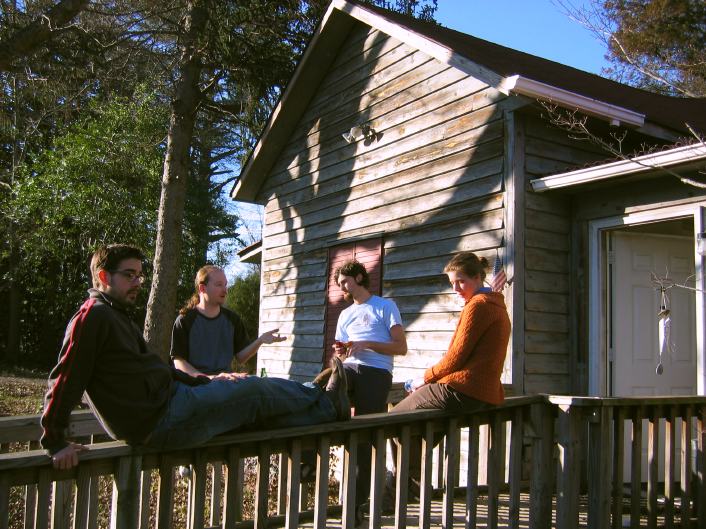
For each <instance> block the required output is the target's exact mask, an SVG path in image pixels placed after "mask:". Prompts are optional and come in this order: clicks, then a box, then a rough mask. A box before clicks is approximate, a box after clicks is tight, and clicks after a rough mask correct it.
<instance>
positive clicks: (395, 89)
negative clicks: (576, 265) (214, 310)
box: [258, 25, 516, 380]
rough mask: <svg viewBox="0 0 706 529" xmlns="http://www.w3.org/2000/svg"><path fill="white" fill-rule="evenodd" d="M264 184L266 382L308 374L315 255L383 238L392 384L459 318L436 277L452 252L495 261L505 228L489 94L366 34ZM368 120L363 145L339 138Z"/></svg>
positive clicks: (319, 282)
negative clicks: (394, 311)
mask: <svg viewBox="0 0 706 529" xmlns="http://www.w3.org/2000/svg"><path fill="white" fill-rule="evenodd" d="M341 50H342V51H341V52H340V53H339V55H338V57H337V58H336V60H335V62H334V64H333V66H332V67H331V68H330V69H329V71H328V73H327V75H326V77H325V78H324V80H323V81H322V83H321V85H320V86H319V87H318V89H317V92H316V95H315V96H314V98H313V100H312V102H311V104H310V105H309V107H308V110H307V111H306V112H305V114H304V116H303V117H302V119H301V120H300V122H299V125H298V126H297V128H296V130H295V132H294V133H293V134H292V136H291V138H290V141H289V143H288V145H287V146H286V147H285V148H284V150H283V152H282V154H281V156H280V157H279V159H278V160H277V162H276V163H275V165H274V167H273V169H272V170H271V172H270V174H269V175H268V178H267V179H266V181H265V183H264V186H263V188H262V190H261V191H260V196H259V197H258V200H259V201H261V202H263V203H266V207H265V228H264V241H263V291H262V294H263V299H262V308H261V322H262V323H261V325H262V327H263V329H268V328H272V327H274V326H278V327H279V328H280V330H281V331H282V332H284V333H286V334H288V335H289V336H290V339H289V340H288V341H286V342H283V343H282V344H278V345H277V346H267V347H263V349H262V350H261V352H260V354H259V362H260V363H261V364H262V365H264V366H266V367H267V371H268V373H271V374H272V375H277V376H285V377H290V378H294V379H308V378H309V377H311V376H312V375H313V374H315V373H316V372H318V370H319V369H320V365H321V364H320V361H321V357H322V346H323V321H324V306H325V301H326V295H325V288H326V287H325V286H326V280H327V278H326V277H325V276H326V259H327V257H326V256H327V247H329V246H330V245H332V244H337V243H340V242H344V241H346V240H350V239H351V238H356V237H358V238H360V237H366V236H375V235H378V236H379V235H380V234H382V236H383V292H382V293H383V296H385V297H391V298H393V299H394V300H395V301H396V302H397V304H398V306H399V308H400V311H401V312H402V316H403V319H404V322H405V325H406V328H407V339H408V343H409V353H408V354H407V356H406V357H404V358H398V359H397V361H396V368H395V375H394V376H395V380H404V379H406V378H408V377H410V376H413V375H416V374H419V373H420V370H421V369H424V368H425V367H427V366H428V365H430V364H431V363H432V362H434V361H435V360H436V359H437V358H439V357H440V356H441V354H442V353H443V351H444V350H445V349H446V346H447V344H448V343H449V340H450V338H451V333H452V330H453V328H454V326H455V317H456V316H457V313H458V311H459V309H460V307H459V306H458V305H457V303H456V301H455V300H454V296H453V295H452V293H451V291H450V289H449V287H448V284H447V281H446V278H445V276H443V275H442V273H441V271H442V269H443V266H444V264H445V263H446V262H447V261H448V259H449V258H450V256H451V255H452V254H453V253H455V252H458V251H459V250H474V251H477V252H478V253H480V254H482V255H486V256H487V257H488V258H492V257H493V256H494V255H495V247H496V246H498V245H499V243H500V241H501V236H502V233H503V211H502V207H503V192H502V173H503V111H504V109H505V108H506V107H507V106H509V105H512V104H516V103H515V102H514V101H513V98H509V99H508V98H506V97H505V96H503V95H502V94H500V93H499V92H498V91H496V90H494V89H492V88H489V87H488V86H487V85H485V84H483V83H481V82H480V81H478V80H476V79H474V78H472V77H469V76H467V75H465V74H464V73H462V72H460V71H458V70H456V69H453V68H450V67H448V66H446V65H444V64H442V63H440V62H438V61H436V60H434V59H431V58H430V57H428V56H427V55H425V54H424V53H422V52H420V51H417V50H415V49H413V48H411V47H409V46H407V45H405V44H403V43H400V42H398V41H396V40H395V39H392V38H390V37H388V36H387V35H385V34H382V33H380V32H378V31H373V30H371V29H370V28H369V27H367V26H362V25H361V26H358V27H357V28H355V29H354V30H353V31H352V32H351V34H350V35H349V37H348V41H347V43H346V44H345V45H344V46H343V47H342V48H341ZM357 124H369V125H371V126H372V127H373V129H374V130H375V132H376V137H375V138H374V139H370V140H360V141H357V142H354V143H351V144H348V143H346V141H345V140H344V139H343V138H342V137H341V135H342V134H343V133H344V132H347V131H348V130H349V129H350V128H351V127H352V126H354V125H357Z"/></svg>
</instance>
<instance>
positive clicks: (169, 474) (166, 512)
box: [157, 455, 174, 529]
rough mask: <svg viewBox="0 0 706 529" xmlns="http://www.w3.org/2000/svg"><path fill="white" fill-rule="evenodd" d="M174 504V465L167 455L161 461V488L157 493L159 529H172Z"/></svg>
mask: <svg viewBox="0 0 706 529" xmlns="http://www.w3.org/2000/svg"><path fill="white" fill-rule="evenodd" d="M173 502H174V465H173V464H172V462H171V459H170V458H169V456H167V455H162V457H161V458H160V460H159V488H158V491H157V528H158V529H171V527H172V521H173V512H174V509H173V506H172V503H173Z"/></svg>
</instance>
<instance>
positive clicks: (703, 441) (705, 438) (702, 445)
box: [695, 404, 706, 527]
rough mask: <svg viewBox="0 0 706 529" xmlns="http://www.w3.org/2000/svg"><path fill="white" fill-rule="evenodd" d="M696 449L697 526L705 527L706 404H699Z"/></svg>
mask: <svg viewBox="0 0 706 529" xmlns="http://www.w3.org/2000/svg"><path fill="white" fill-rule="evenodd" d="M696 422H697V435H698V440H697V444H698V451H697V453H696V468H697V470H696V475H697V486H696V496H695V498H696V508H697V512H698V517H699V523H698V524H696V525H697V527H706V405H704V404H702V405H701V406H699V412H698V415H697V421H696Z"/></svg>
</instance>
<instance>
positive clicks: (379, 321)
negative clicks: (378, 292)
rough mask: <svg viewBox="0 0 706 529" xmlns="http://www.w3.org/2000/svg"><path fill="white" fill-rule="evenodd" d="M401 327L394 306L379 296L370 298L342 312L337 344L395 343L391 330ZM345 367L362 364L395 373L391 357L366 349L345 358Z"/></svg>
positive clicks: (337, 331) (398, 313) (392, 302)
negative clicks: (362, 342)
mask: <svg viewBox="0 0 706 529" xmlns="http://www.w3.org/2000/svg"><path fill="white" fill-rule="evenodd" d="M395 325H402V317H401V316H400V311H399V309H398V308H397V305H395V302H394V301H392V300H389V299H385V298H381V297H380V296H370V299H368V300H367V301H366V302H365V303H353V305H351V306H350V307H347V308H346V309H344V310H343V312H341V315H340V316H339V317H338V324H337V325H336V340H339V341H341V342H358V341H361V340H370V341H372V342H384V343H390V342H392V335H391V334H390V329H391V328H392V327H394V326H395ZM343 363H344V364H361V365H365V366H370V367H377V368H379V369H386V370H388V371H389V372H392V363H393V361H392V356H390V355H385V354H381V353H376V352H375V351H372V350H370V349H366V350H364V351H361V352H359V353H355V354H354V355H352V356H349V357H348V358H346V359H345V360H344V362H343Z"/></svg>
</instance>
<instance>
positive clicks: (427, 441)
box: [419, 421, 434, 529]
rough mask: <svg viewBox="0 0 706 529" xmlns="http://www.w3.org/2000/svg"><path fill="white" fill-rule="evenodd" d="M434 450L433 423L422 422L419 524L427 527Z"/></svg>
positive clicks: (429, 520)
mask: <svg viewBox="0 0 706 529" xmlns="http://www.w3.org/2000/svg"><path fill="white" fill-rule="evenodd" d="M433 450H434V423H433V422H432V421H427V422H426V423H424V437H422V451H421V458H422V460H421V472H420V477H421V483H420V484H419V526H420V527H421V528H422V529H429V527H430V524H431V475H432V453H433Z"/></svg>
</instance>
